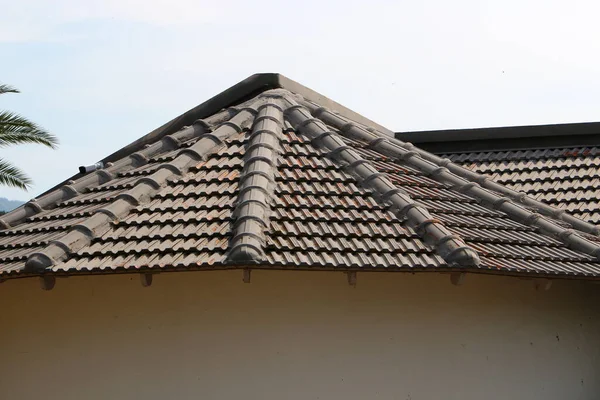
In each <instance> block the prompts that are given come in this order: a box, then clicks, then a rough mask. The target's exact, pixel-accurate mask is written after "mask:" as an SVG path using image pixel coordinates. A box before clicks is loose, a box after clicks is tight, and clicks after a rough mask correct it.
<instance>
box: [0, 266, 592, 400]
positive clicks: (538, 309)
mask: <svg viewBox="0 0 600 400" xmlns="http://www.w3.org/2000/svg"><path fill="white" fill-rule="evenodd" d="M241 278H242V272H241V271H224V272H216V271H210V272H191V273H163V274H160V275H157V276H155V278H154V284H153V285H152V287H149V288H142V287H141V285H140V283H139V279H138V276H137V275H133V276H131V275H118V276H93V277H71V278H68V279H59V280H57V284H56V287H55V288H54V290H52V291H50V292H44V291H42V290H41V289H39V285H38V281H37V279H22V280H14V281H7V282H5V283H3V284H1V285H0V305H1V307H2V308H1V311H0V398H1V399H41V398H43V399H61V400H65V399H77V400H82V399H169V400H172V399H245V400H246V399H257V400H258V399H260V400H264V399H303V400H304V399H344V400H350V399H361V400H363V399H400V400H406V399H411V400H421V399H456V400H459V399H460V400H470V399H473V400H475V399H477V400H481V399H486V400H491V399H502V400H505V399H511V400H519V399H544V400H552V399H556V400H559V399H560V400H564V399H570V400H574V399H590V400H592V399H598V398H600V352H599V350H600V312H599V310H600V296H599V292H600V286H598V285H592V284H588V283H582V282H574V281H555V282H554V283H553V286H552V288H551V289H550V290H549V291H547V292H539V291H536V290H535V289H534V285H533V283H532V282H531V281H526V280H520V279H516V278H504V277H499V276H476V275H469V276H468V277H467V280H466V282H465V284H464V286H461V287H455V286H452V285H451V284H450V281H449V277H448V275H441V274H421V275H408V274H399V273H362V274H360V273H359V274H358V286H357V287H356V288H352V287H350V286H348V284H347V281H346V278H345V275H343V274H341V273H333V272H292V271H287V272H275V271H254V272H253V274H252V283H251V284H244V283H242V281H241Z"/></svg>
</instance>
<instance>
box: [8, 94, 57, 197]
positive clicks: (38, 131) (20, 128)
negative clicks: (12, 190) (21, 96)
mask: <svg viewBox="0 0 600 400" xmlns="http://www.w3.org/2000/svg"><path fill="white" fill-rule="evenodd" d="M4 93H19V91H18V90H17V89H15V88H14V87H12V86H8V85H2V84H0V94H4ZM25 143H36V144H43V145H44V146H48V147H50V148H52V149H55V148H56V146H57V145H58V139H57V138H56V137H55V136H53V135H51V134H50V133H48V132H46V131H45V130H44V129H42V128H41V127H39V126H38V125H36V124H34V123H33V122H31V121H29V120H28V119H26V118H23V117H21V116H20V115H18V114H15V113H12V112H10V111H3V110H0V147H7V146H11V145H15V144H25ZM31 183H32V181H31V179H30V178H29V177H28V176H27V175H26V174H25V173H24V172H23V171H21V170H20V169H19V168H17V167H15V166H14V165H12V164H11V163H9V162H7V161H5V160H3V159H2V158H0V185H6V186H12V187H18V188H21V189H24V190H27V189H28V188H29V186H31Z"/></svg>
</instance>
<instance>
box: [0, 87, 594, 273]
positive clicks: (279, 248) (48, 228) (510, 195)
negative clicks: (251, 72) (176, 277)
mask: <svg viewBox="0 0 600 400" xmlns="http://www.w3.org/2000/svg"><path fill="white" fill-rule="evenodd" d="M277 79H279V82H286V80H285V78H283V77H278V78H277ZM280 86H283V87H279V88H269V87H268V86H267V87H264V86H260V85H259V87H254V86H251V87H249V88H247V91H244V90H241V91H239V92H235V93H236V96H237V97H236V96H233V97H231V98H229V99H228V100H227V101H226V102H224V103H229V104H235V107H228V108H225V109H222V110H221V109H219V110H213V114H212V115H208V116H205V117H204V118H203V119H199V120H193V121H192V120H191V119H190V118H191V117H189V115H188V116H185V115H184V116H182V117H180V119H179V120H180V121H185V123H186V124H188V125H186V126H181V127H179V129H178V130H176V131H173V132H172V129H173V128H172V127H170V128H168V129H166V130H163V132H162V133H160V134H150V135H148V136H146V138H145V139H143V140H141V141H139V142H138V143H137V144H135V145H133V146H128V147H127V148H125V149H124V150H122V151H120V152H117V153H115V154H116V155H113V156H111V158H108V159H107V160H108V162H107V164H106V167H105V169H101V170H98V171H95V172H91V173H88V174H86V175H84V176H81V177H78V178H76V179H74V180H72V181H70V182H68V183H66V184H64V185H61V186H59V187H58V188H57V189H55V190H53V191H50V192H48V193H46V194H44V195H43V196H41V197H39V198H38V199H37V200H35V201H31V202H29V203H27V204H26V205H24V206H23V207H21V208H19V209H17V210H15V211H13V212H11V213H9V214H7V215H5V216H4V217H3V218H2V220H1V221H0V224H2V226H3V228H4V229H3V230H2V231H0V274H1V275H0V276H1V277H3V278H7V277H19V276H30V275H39V274H76V273H96V272H128V271H140V270H156V271H163V270H190V269H201V270H202V269H214V268H276V269H286V268H295V269H298V268H301V269H311V270H312V269H340V270H361V271H377V270H384V271H411V272H416V271H472V272H481V273H494V274H509V275H520V276H551V277H576V278H586V279H595V278H598V277H600V264H599V262H598V257H599V256H600V241H599V239H598V237H597V234H598V231H599V230H598V228H597V227H596V226H595V225H593V224H590V223H587V222H584V221H581V220H579V219H576V218H574V217H572V216H570V215H569V214H567V213H564V212H561V211H560V210H557V209H555V208H553V207H551V206H548V205H546V204H543V203H540V202H538V201H535V200H533V199H532V198H530V197H528V196H527V195H525V194H523V193H519V192H515V191H513V190H510V189H509V188H507V187H505V186H502V185H499V184H497V183H495V182H493V181H492V180H490V179H487V178H486V177H485V176H483V175H479V174H476V173H474V172H472V171H469V170H467V169H464V168H462V167H460V166H458V165H456V164H453V163H452V162H450V161H449V160H446V159H442V158H440V157H438V156H435V155H433V154H431V153H427V152H425V151H423V150H421V149H419V148H417V147H415V146H413V145H411V144H410V143H405V142H402V141H399V140H396V139H394V138H393V137H391V136H390V134H389V131H387V130H384V129H383V128H381V127H379V126H378V125H376V124H374V123H372V122H370V121H369V120H367V119H365V118H363V117H360V116H358V115H357V114H355V113H353V112H351V111H350V110H346V109H344V108H343V107H341V106H339V105H337V103H334V102H332V101H330V100H328V99H326V98H324V97H323V96H321V95H318V94H315V92H312V91H310V90H309V89H306V88H303V87H302V86H300V85H298V84H296V83H293V84H289V85H288V84H280ZM234 88H235V87H234ZM228 93H230V94H231V91H230V92H228ZM219 96H221V97H223V96H224V95H223V94H222V95H219ZM219 96H217V98H219ZM228 96H229V95H228ZM211 102H212V103H211ZM215 102H216V101H215V100H209V101H208V102H207V103H211V104H213V103H215ZM205 104H206V103H205ZM217 104H221V103H218V102H217ZM332 106H333V107H335V108H332ZM214 107H217V106H214ZM192 114H193V113H192ZM193 116H197V115H193ZM176 120H178V119H176ZM174 121H175V120H174ZM178 124H181V122H178V123H176V124H172V126H178Z"/></svg>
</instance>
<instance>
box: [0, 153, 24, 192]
mask: <svg viewBox="0 0 600 400" xmlns="http://www.w3.org/2000/svg"><path fill="white" fill-rule="evenodd" d="M0 185H5V186H12V187H16V188H19V189H24V190H27V189H28V188H29V186H30V185H31V179H29V177H28V176H27V175H25V173H24V172H23V171H21V170H20V169H19V168H17V167H15V166H14V165H12V164H10V163H9V162H7V161H5V160H2V159H0Z"/></svg>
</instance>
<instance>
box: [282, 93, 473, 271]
mask: <svg viewBox="0 0 600 400" xmlns="http://www.w3.org/2000/svg"><path fill="white" fill-rule="evenodd" d="M284 99H285V101H286V102H287V103H289V107H287V108H286V111H285V112H286V115H288V116H289V118H288V119H292V120H293V121H290V122H293V125H295V129H297V130H299V131H301V132H302V133H304V134H306V135H307V136H309V137H310V138H311V139H312V141H313V143H315V144H316V145H317V146H320V147H325V148H327V149H329V150H330V155H331V157H332V158H333V159H334V160H336V161H337V162H338V163H343V164H347V167H348V168H349V169H350V170H351V171H352V173H353V174H354V175H355V176H357V177H358V179H359V182H361V183H362V184H363V185H365V186H369V187H371V188H372V189H374V191H375V192H377V193H378V194H379V196H380V198H381V199H383V201H389V202H390V203H392V205H393V207H394V210H395V212H396V213H397V215H398V217H399V218H402V219H403V218H405V217H406V219H407V220H408V223H409V224H410V225H411V226H412V227H413V228H415V230H416V231H417V234H419V236H420V237H421V238H422V239H423V240H424V241H425V242H426V243H428V244H431V245H433V247H434V248H435V250H436V251H437V253H438V254H439V255H440V256H441V257H442V258H443V259H444V260H445V261H446V262H447V263H449V264H452V263H456V264H458V265H460V266H464V267H472V266H478V265H479V264H480V259H479V255H478V254H477V251H475V250H474V249H473V248H471V247H470V246H468V245H467V244H466V243H465V242H464V240H463V239H462V238H461V237H460V236H458V235H456V234H453V233H451V232H450V231H449V230H448V229H447V228H446V227H445V226H444V224H443V223H442V222H441V221H439V220H438V219H435V218H433V217H432V216H431V214H429V211H428V210H427V209H426V208H425V207H424V206H423V205H422V204H420V203H417V202H415V201H414V200H413V199H412V198H411V197H410V196H409V195H408V194H407V193H406V192H405V191H404V190H402V189H400V188H398V187H396V186H395V185H394V184H393V183H392V182H391V181H390V180H389V179H388V178H386V177H385V175H384V174H382V173H380V172H379V171H378V170H377V169H376V168H375V167H373V165H372V164H371V163H370V162H369V161H367V160H365V159H364V158H362V157H361V156H360V155H359V154H358V153H357V152H356V151H355V150H354V149H353V148H352V147H350V146H347V145H346V144H345V143H344V142H343V140H342V139H341V138H340V136H339V135H338V134H337V133H336V132H334V131H331V130H329V129H328V128H327V126H326V125H325V124H324V123H323V121H321V120H319V119H316V118H313V116H312V114H311V112H310V111H309V110H308V109H307V108H306V107H304V106H303V105H300V104H298V103H297V102H296V101H295V100H294V98H293V97H292V96H291V95H285V96H284Z"/></svg>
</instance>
